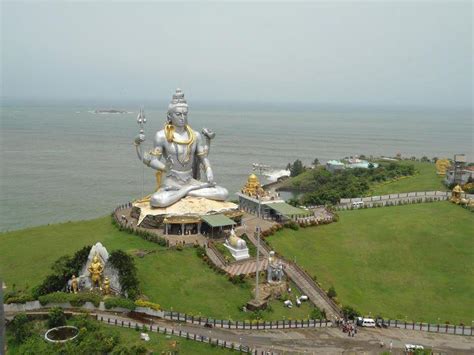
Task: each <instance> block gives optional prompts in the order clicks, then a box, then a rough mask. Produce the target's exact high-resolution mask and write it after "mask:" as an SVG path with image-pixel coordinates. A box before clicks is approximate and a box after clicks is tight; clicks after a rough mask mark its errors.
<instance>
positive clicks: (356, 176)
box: [293, 163, 415, 205]
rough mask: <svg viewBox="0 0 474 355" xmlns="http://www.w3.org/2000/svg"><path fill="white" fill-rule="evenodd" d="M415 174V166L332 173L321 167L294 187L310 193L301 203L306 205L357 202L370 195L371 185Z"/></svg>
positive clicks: (404, 165)
mask: <svg viewBox="0 0 474 355" xmlns="http://www.w3.org/2000/svg"><path fill="white" fill-rule="evenodd" d="M414 173H415V167H414V166H413V165H411V164H397V163H389V164H381V165H380V166H378V167H377V168H374V167H372V168H369V169H363V168H356V169H345V170H339V171H335V172H334V173H331V172H329V171H327V170H326V169H324V168H323V167H319V168H316V169H313V170H310V171H307V172H306V173H305V179H299V181H298V183H297V185H295V184H294V185H293V187H295V188H296V189H297V190H299V191H306V193H305V194H304V195H303V196H302V198H301V202H302V203H303V204H305V205H324V204H337V203H338V202H339V200H340V199H341V198H353V197H359V196H363V195H365V194H367V192H368V191H369V188H370V184H371V183H377V182H382V181H386V180H391V179H394V178H397V177H400V176H409V175H413V174H414Z"/></svg>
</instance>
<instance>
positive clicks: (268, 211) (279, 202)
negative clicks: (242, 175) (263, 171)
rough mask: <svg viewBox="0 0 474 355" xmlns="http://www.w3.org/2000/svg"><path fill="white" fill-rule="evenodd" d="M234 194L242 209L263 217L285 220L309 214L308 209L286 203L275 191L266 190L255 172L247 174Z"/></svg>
mask: <svg viewBox="0 0 474 355" xmlns="http://www.w3.org/2000/svg"><path fill="white" fill-rule="evenodd" d="M236 195H237V196H238V197H239V208H240V209H241V210H242V211H244V212H247V213H250V214H253V215H256V216H259V217H260V218H263V219H271V220H275V221H278V222H285V221H289V220H296V219H297V218H299V217H306V216H309V215H311V212H309V211H306V210H304V209H301V208H298V207H294V206H292V205H289V204H287V203H286V202H285V201H284V200H283V199H281V198H280V196H279V194H278V193H277V192H270V191H266V190H265V189H264V188H263V187H262V186H261V184H260V181H259V180H258V177H257V176H256V175H255V174H251V175H249V177H248V179H247V183H246V184H245V186H244V187H242V189H241V190H240V192H237V193H236Z"/></svg>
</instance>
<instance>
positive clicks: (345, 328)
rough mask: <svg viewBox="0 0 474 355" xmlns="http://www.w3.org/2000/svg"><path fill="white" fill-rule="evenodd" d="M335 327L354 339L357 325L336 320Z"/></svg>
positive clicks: (347, 321) (343, 320)
mask: <svg viewBox="0 0 474 355" xmlns="http://www.w3.org/2000/svg"><path fill="white" fill-rule="evenodd" d="M336 325H337V326H338V327H339V328H340V329H341V330H342V332H343V333H347V335H348V336H350V337H355V335H356V334H357V325H356V324H355V323H353V322H351V321H349V320H345V319H336Z"/></svg>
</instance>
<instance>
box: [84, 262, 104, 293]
mask: <svg viewBox="0 0 474 355" xmlns="http://www.w3.org/2000/svg"><path fill="white" fill-rule="evenodd" d="M88 270H89V272H90V274H91V276H90V277H91V281H92V287H91V290H92V289H93V288H94V287H95V286H96V285H97V286H98V287H99V290H102V284H101V278H102V272H103V271H104V266H103V265H102V263H101V262H100V260H99V257H98V256H97V254H96V255H95V256H94V259H92V263H91V264H90V265H89V268H88Z"/></svg>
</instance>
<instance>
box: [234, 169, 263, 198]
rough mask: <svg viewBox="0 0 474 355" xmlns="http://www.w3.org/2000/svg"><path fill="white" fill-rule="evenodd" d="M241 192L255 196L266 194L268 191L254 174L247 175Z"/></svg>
mask: <svg viewBox="0 0 474 355" xmlns="http://www.w3.org/2000/svg"><path fill="white" fill-rule="evenodd" d="M241 192H242V193H243V194H245V195H247V196H250V197H256V198H258V197H264V196H267V195H268V193H267V192H266V191H265V190H264V189H263V188H262V186H261V185H260V181H259V180H258V177H257V175H255V174H250V175H249V177H248V179H247V183H246V184H245V186H244V187H243V188H242V190H241Z"/></svg>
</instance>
